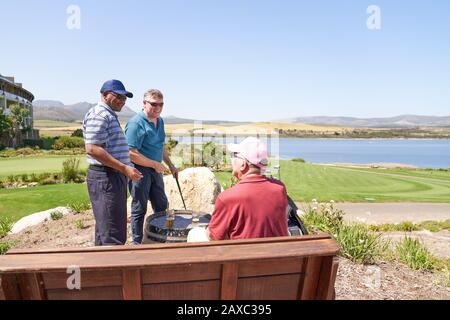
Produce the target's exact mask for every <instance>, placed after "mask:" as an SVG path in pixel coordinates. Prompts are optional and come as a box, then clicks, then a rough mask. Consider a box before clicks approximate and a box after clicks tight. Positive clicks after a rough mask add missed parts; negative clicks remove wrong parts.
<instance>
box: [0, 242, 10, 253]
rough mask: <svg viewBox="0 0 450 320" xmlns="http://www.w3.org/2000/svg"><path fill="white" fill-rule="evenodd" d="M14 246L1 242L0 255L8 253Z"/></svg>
mask: <svg viewBox="0 0 450 320" xmlns="http://www.w3.org/2000/svg"><path fill="white" fill-rule="evenodd" d="M12 246H13V243H12V242H10V241H0V255H3V254H5V253H6V252H8V250H9V249H11V247H12Z"/></svg>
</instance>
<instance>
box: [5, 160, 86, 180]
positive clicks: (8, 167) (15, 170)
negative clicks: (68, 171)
mask: <svg viewBox="0 0 450 320" xmlns="http://www.w3.org/2000/svg"><path fill="white" fill-rule="evenodd" d="M73 157H74V156H37V157H23V158H5V159H0V179H2V180H5V178H6V177H8V176H9V175H20V174H23V173H35V174H39V173H43V172H50V173H52V172H61V171H62V163H63V162H64V161H65V160H67V159H70V158H73ZM75 157H76V158H78V159H80V169H85V168H87V162H86V157H85V156H75Z"/></svg>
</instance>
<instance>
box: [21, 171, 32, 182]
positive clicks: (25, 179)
mask: <svg viewBox="0 0 450 320" xmlns="http://www.w3.org/2000/svg"><path fill="white" fill-rule="evenodd" d="M20 181H22V182H29V181H30V179H29V178H28V174H26V173H24V174H22V175H21V176H20Z"/></svg>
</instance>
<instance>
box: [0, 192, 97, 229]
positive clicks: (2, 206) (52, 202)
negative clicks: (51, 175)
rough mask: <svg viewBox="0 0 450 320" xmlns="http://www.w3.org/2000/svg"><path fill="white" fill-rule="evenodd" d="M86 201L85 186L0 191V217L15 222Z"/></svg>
mask: <svg viewBox="0 0 450 320" xmlns="http://www.w3.org/2000/svg"><path fill="white" fill-rule="evenodd" d="M88 199H89V197H88V193H87V187H86V185H85V184H64V185H51V186H39V187H35V188H29V189H13V190H11V189H10V190H6V189H0V217H8V218H11V219H13V220H14V221H16V220H18V219H20V218H22V217H24V216H26V215H29V214H31V213H34V212H40V211H44V210H48V209H51V208H55V207H59V206H66V205H67V204H70V203H72V202H80V201H87V200H88Z"/></svg>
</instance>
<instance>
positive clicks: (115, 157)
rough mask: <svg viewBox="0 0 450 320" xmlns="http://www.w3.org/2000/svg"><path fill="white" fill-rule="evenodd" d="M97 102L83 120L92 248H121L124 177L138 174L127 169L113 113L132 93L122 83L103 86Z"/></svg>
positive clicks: (124, 218) (122, 140)
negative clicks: (87, 165)
mask: <svg viewBox="0 0 450 320" xmlns="http://www.w3.org/2000/svg"><path fill="white" fill-rule="evenodd" d="M100 92H101V102H99V103H98V104H97V105H96V106H94V107H93V108H91V109H90V110H89V111H88V113H87V114H86V116H85V118H84V121H83V127H82V128H83V135H84V139H85V145H86V153H87V160H88V163H89V171H88V175H87V186H88V191H89V197H90V199H91V203H92V210H93V212H94V216H95V245H96V246H105V245H123V244H125V242H126V240H127V182H128V181H127V178H129V179H131V180H133V181H137V180H140V179H141V178H142V174H141V173H140V172H139V171H138V170H137V169H135V168H134V167H132V166H131V162H130V155H129V148H128V144H127V141H126V139H125V136H124V133H123V131H122V128H121V127H120V123H119V120H118V117H117V114H116V112H120V111H121V110H122V108H123V107H124V106H125V102H126V100H127V97H128V98H132V97H133V94H132V93H131V92H128V91H126V90H125V87H124V85H123V84H122V82H120V81H118V80H110V81H107V82H105V83H104V84H103V86H102V88H101V90H100Z"/></svg>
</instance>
